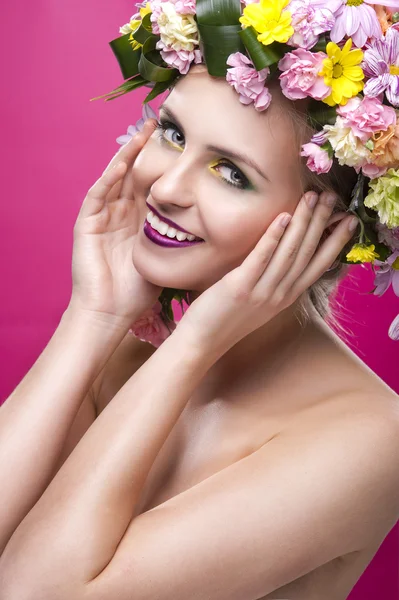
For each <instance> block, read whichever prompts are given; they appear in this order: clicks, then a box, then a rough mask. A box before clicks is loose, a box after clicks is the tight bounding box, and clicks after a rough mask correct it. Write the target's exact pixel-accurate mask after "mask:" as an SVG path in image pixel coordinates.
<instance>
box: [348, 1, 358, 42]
mask: <svg viewBox="0 0 399 600" xmlns="http://www.w3.org/2000/svg"><path fill="white" fill-rule="evenodd" d="M359 12H360V11H359V8H358V7H357V6H347V7H346V15H345V16H346V33H347V35H348V36H349V37H350V36H352V35H353V34H354V33H355V31H357V30H358V28H359V26H360V19H359Z"/></svg>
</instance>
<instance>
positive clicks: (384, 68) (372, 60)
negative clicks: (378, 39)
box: [364, 48, 389, 77]
mask: <svg viewBox="0 0 399 600" xmlns="http://www.w3.org/2000/svg"><path fill="white" fill-rule="evenodd" d="M364 64H365V66H364V69H365V72H367V75H368V76H369V77H371V76H373V75H382V74H383V73H387V72H388V70H389V69H388V64H387V61H386V60H385V59H384V58H383V57H382V56H381V54H380V53H379V52H377V49H376V48H370V49H368V50H366V52H365V53H364Z"/></svg>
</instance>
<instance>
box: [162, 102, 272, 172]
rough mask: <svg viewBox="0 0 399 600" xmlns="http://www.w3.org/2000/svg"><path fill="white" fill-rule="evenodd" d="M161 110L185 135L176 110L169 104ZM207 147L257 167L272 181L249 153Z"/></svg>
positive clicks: (257, 170) (254, 167)
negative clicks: (175, 112) (169, 106)
mask: <svg viewBox="0 0 399 600" xmlns="http://www.w3.org/2000/svg"><path fill="white" fill-rule="evenodd" d="M160 110H162V112H163V113H165V115H166V116H167V117H168V119H170V120H171V121H174V122H175V123H176V125H177V126H178V128H179V129H180V130H181V132H182V133H183V135H184V127H183V126H182V124H181V123H180V121H179V119H178V118H177V117H176V115H175V114H174V112H173V111H172V110H171V109H170V108H168V107H167V106H164V105H162V106H161V107H160ZM206 149H207V150H209V152H216V154H221V155H222V156H226V157H227V158H231V159H233V160H239V161H242V162H244V163H246V164H247V165H249V166H250V167H252V168H253V169H255V171H256V172H257V173H259V175H260V176H261V177H263V178H264V179H266V181H268V182H269V183H270V179H269V178H268V177H267V175H265V173H263V172H262V170H261V168H260V167H258V165H257V164H256V162H255V161H254V160H252V158H250V157H249V156H248V155H247V154H241V153H239V152H234V151H233V150H229V149H228V148H222V147H221V146H213V145H212V144H208V145H207V146H206Z"/></svg>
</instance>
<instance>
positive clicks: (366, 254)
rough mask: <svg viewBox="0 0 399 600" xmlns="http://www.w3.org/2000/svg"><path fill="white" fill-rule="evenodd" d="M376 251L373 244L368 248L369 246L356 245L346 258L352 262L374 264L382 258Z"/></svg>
mask: <svg viewBox="0 0 399 600" xmlns="http://www.w3.org/2000/svg"><path fill="white" fill-rule="evenodd" d="M374 250H375V246H374V244H371V246H367V244H355V245H354V246H353V247H352V249H351V250H350V252H348V254H347V255H346V258H347V260H349V261H350V262H361V263H368V262H371V263H372V262H374V260H375V259H376V258H379V257H380V255H379V254H377V252H374Z"/></svg>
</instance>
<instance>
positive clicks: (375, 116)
mask: <svg viewBox="0 0 399 600" xmlns="http://www.w3.org/2000/svg"><path fill="white" fill-rule="evenodd" d="M337 113H338V114H339V115H341V116H342V117H343V124H344V125H345V127H350V128H351V129H352V131H353V133H354V135H356V137H358V138H359V139H361V140H362V142H363V143H366V142H367V141H368V140H369V139H370V137H371V136H372V134H373V133H374V132H377V131H386V130H387V129H388V128H389V127H390V126H391V125H395V124H396V113H395V110H394V109H393V108H392V107H391V106H386V105H384V104H382V102H381V101H380V100H378V98H367V97H366V98H363V99H361V98H359V97H358V96H357V97H355V98H351V99H350V100H349V101H348V102H347V104H346V105H345V106H339V107H338V108H337Z"/></svg>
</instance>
